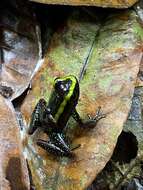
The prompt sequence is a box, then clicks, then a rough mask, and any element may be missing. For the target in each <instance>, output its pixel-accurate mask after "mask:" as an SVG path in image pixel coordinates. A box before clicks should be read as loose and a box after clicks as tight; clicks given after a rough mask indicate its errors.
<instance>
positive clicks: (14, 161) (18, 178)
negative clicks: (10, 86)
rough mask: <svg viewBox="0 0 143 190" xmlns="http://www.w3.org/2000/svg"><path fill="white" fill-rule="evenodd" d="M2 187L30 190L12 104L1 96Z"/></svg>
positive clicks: (0, 157)
mask: <svg viewBox="0 0 143 190" xmlns="http://www.w3.org/2000/svg"><path fill="white" fill-rule="evenodd" d="M0 131H1V132H0V150H1V152H0V174H1V177H0V189H1V190H10V189H14V190H19V189H21V190H28V189H29V188H30V187H29V176H28V170H27V164H26V161H25V159H24V157H23V154H22V151H23V150H22V144H21V140H20V129H19V126H18V124H17V120H16V117H15V111H14V109H13V106H12V104H11V103H10V102H9V101H8V100H5V99H4V98H3V97H2V96H0Z"/></svg>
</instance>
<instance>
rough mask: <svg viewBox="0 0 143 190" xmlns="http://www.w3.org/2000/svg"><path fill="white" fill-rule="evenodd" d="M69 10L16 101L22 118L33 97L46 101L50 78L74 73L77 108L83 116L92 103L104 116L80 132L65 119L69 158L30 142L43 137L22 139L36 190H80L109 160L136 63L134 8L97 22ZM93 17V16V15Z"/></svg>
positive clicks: (140, 35)
mask: <svg viewBox="0 0 143 190" xmlns="http://www.w3.org/2000/svg"><path fill="white" fill-rule="evenodd" d="M81 15H82V13H81V12H79V11H78V10H77V11H74V12H73V13H72V15H71V16H70V17H69V18H68V20H67V22H66V23H65V24H64V25H62V26H61V27H59V29H58V30H57V31H56V32H55V34H54V36H53V38H52V40H51V44H50V47H49V50H48V52H47V56H46V60H45V63H44V64H43V66H42V68H41V69H40V71H39V72H38V73H37V74H36V76H35V77H34V79H33V83H32V91H30V92H29V94H28V96H27V97H26V99H25V101H24V103H23V105H22V109H21V110H22V113H23V115H24V118H25V120H26V122H27V123H28V122H29V120H30V116H31V113H32V110H33V108H34V106H35V104H36V103H37V101H38V100H39V98H41V97H44V98H45V99H46V100H48V99H49V95H50V92H51V89H52V82H53V79H54V78H55V77H57V76H63V75H67V74H74V75H76V76H77V77H78V78H79V80H80V89H81V94H80V99H79V103H78V106H77V110H78V112H79V113H80V115H81V117H82V118H84V119H85V120H86V119H87V115H88V114H89V115H91V116H94V114H95V112H96V110H97V108H98V106H99V105H100V106H101V107H102V110H103V112H104V113H106V114H107V117H106V118H105V119H102V120H101V121H100V122H99V123H98V124H97V126H96V127H95V128H93V129H90V130H81V129H80V128H79V127H78V126H77V124H76V123H75V122H74V121H73V120H72V119H70V122H69V123H68V128H67V131H66V134H67V136H68V137H69V138H70V139H71V140H72V142H73V143H74V144H81V147H80V148H78V149H76V150H75V151H74V152H75V154H76V157H75V159H68V158H55V157H53V156H52V155H50V154H48V153H46V152H45V151H43V150H41V149H40V148H38V147H37V146H36V145H35V140H36V138H38V137H39V136H43V138H44V135H43V133H42V132H40V131H37V132H36V134H35V135H34V136H33V137H31V138H30V137H28V136H26V137H25V139H26V140H25V142H26V143H28V144H27V145H26V143H25V145H26V146H25V153H26V154H27V158H28V161H29V165H30V169H31V172H32V176H33V182H34V184H35V185H36V188H37V189H38V190H40V189H42V190H44V189H47V188H48V189H51V190H52V189H54V190H55V189H57V190H65V189H67V190H74V189H77V190H82V189H85V188H86V187H87V186H88V185H89V184H91V182H92V181H93V180H94V179H95V177H96V175H97V174H98V173H99V172H100V171H101V170H102V169H103V167H104V166H105V164H106V163H107V161H108V160H109V159H110V157H111V155H112V152H113V150H114V147H115V144H116V141H117V138H118V136H119V134H120V132H121V131H122V127H123V123H124V122H125V121H126V118H127V115H128V111H129V109H130V104H131V99H132V96H133V91H134V85H135V81H136V77H137V73H138V70H139V64H140V62H141V57H142V52H141V43H140V42H141V41H140V40H141V39H143V30H142V28H141V27H140V24H139V23H138V22H137V20H136V13H135V12H134V11H131V10H130V11H124V12H123V11H122V12H121V13H120V12H118V13H117V14H111V15H109V16H108V17H107V18H106V19H105V21H104V22H102V24H103V23H104V24H103V25H102V27H101V23H100V21H99V22H97V20H98V19H96V21H95V20H94V18H93V17H92V18H91V17H89V16H87V15H85V13H84V14H83V15H82V16H81ZM96 18H97V17H96Z"/></svg>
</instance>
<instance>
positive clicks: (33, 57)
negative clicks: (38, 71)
mask: <svg viewBox="0 0 143 190" xmlns="http://www.w3.org/2000/svg"><path fill="white" fill-rule="evenodd" d="M0 11H1V15H0V26H1V27H0V92H1V94H2V95H4V96H5V92H3V87H7V88H9V89H10V91H11V92H12V93H8V96H10V97H11V99H14V98H16V97H17V96H19V95H20V94H22V93H23V92H24V90H25V89H26V88H27V87H28V85H29V82H30V80H31V76H32V74H33V72H34V69H35V67H36V64H37V62H38V59H39V45H38V40H39V39H38V35H39V34H38V24H37V23H36V20H35V18H34V16H33V10H32V8H31V10H30V7H28V4H26V3H23V1H21V2H19V3H18V1H17V2H16V1H15V2H13V3H12V1H11V2H10V1H7V0H6V1H5V3H3V4H2V6H1V8H0ZM6 95H7V94H6ZM5 97H6V96H5Z"/></svg>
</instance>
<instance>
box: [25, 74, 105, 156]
mask: <svg viewBox="0 0 143 190" xmlns="http://www.w3.org/2000/svg"><path fill="white" fill-rule="evenodd" d="M78 99H79V83H78V80H77V78H76V77H75V76H73V75H69V76H66V77H62V78H56V79H55V81H54V88H53V91H52V93H51V97H50V99H49V103H48V104H47V103H46V101H45V100H44V99H40V100H39V102H38V103H37V105H36V107H35V109H34V111H33V113H32V116H31V122H30V127H29V130H28V133H29V135H32V134H33V133H34V132H35V130H36V129H37V128H41V129H42V130H43V131H44V132H45V133H47V134H48V136H49V140H48V141H45V140H42V139H38V140H37V145H39V146H40V147H42V148H43V149H45V150H46V151H47V152H49V153H51V154H54V155H56V156H67V157H71V156H73V152H72V151H73V150H74V149H75V148H77V147H79V146H77V147H75V148H73V149H71V148H70V145H69V143H68V142H67V140H66V138H65V136H64V135H63V129H64V128H65V127H66V125H67V122H68V120H69V118H70V116H72V117H73V118H74V119H75V120H76V121H77V122H78V123H79V125H80V126H82V125H83V122H82V120H81V118H80V116H79V114H78V113H77V111H76V105H77V103H78ZM104 117H105V114H102V113H101V112H100V109H99V110H98V112H97V114H96V116H95V118H93V119H92V121H93V120H94V122H95V123H97V121H99V120H100V119H101V118H104Z"/></svg>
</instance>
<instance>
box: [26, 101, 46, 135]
mask: <svg viewBox="0 0 143 190" xmlns="http://www.w3.org/2000/svg"><path fill="white" fill-rule="evenodd" d="M45 109H46V101H45V100H44V99H40V100H39V102H38V103H37V105H36V106H35V108H34V111H33V113H32V116H31V121H30V125H29V129H28V134H29V135H32V134H33V133H34V132H35V130H36V129H37V128H39V127H40V126H41V125H42V117H43V113H44V111H45Z"/></svg>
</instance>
